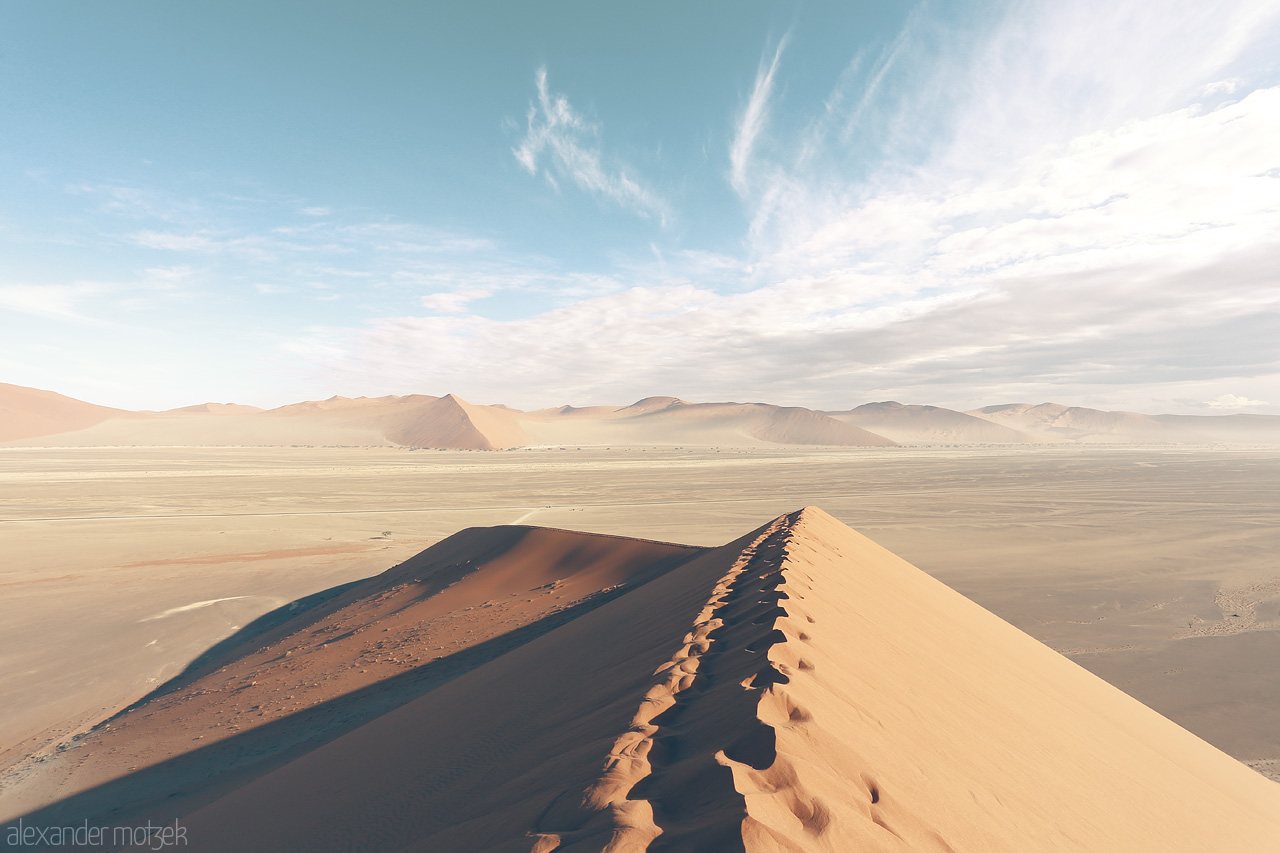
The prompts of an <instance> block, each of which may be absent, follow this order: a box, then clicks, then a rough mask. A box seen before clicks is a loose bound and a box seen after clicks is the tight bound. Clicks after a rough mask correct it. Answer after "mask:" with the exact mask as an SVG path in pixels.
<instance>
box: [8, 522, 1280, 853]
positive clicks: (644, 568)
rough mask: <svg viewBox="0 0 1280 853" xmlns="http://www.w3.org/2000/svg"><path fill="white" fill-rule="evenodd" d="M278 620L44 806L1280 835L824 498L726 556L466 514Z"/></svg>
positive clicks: (608, 834)
mask: <svg viewBox="0 0 1280 853" xmlns="http://www.w3.org/2000/svg"><path fill="white" fill-rule="evenodd" d="M286 617H287V618H286V621H285V622H283V623H281V624H280V625H278V626H277V627H275V628H273V629H271V630H268V631H267V632H265V633H257V634H254V635H253V636H250V637H247V638H245V639H244V640H243V641H242V642H241V643H240V644H239V645H238V646H236V647H232V648H228V649H225V650H224V654H223V656H221V657H218V658H215V659H211V660H209V661H208V662H207V663H206V665H205V666H204V667H203V669H201V668H199V667H197V668H196V669H195V670H193V671H192V672H191V673H190V674H189V678H186V679H180V680H179V683H175V684H174V685H171V689H169V690H168V691H161V692H160V693H159V694H158V695H156V696H154V697H152V698H150V699H149V700H147V701H145V702H142V703H139V704H138V705H137V706H135V707H134V708H132V709H130V710H129V711H128V712H127V713H125V714H122V715H120V716H119V717H118V718H117V719H115V720H113V721H111V724H110V726H103V727H99V729H98V730H95V732H93V733H91V734H90V735H89V737H88V738H87V739H85V740H84V741H83V743H82V744H81V745H82V746H84V747H85V749H84V750H83V752H82V753H81V754H80V755H79V756H75V757H73V754H66V755H63V754H59V755H57V756H53V757H51V759H50V760H49V761H48V762H47V763H45V764H43V765H40V766H39V767H38V768H37V769H33V770H30V774H34V775H31V776H30V777H29V778H27V779H26V781H25V782H24V785H25V786H26V790H27V791H28V796H34V795H33V794H32V793H31V792H35V793H36V794H39V792H40V791H41V790H43V791H44V794H43V796H44V797H46V799H45V803H47V805H45V806H44V807H43V808H37V810H36V811H34V812H29V813H28V814H27V815H26V819H27V822H28V823H40V822H43V823H45V824H50V825H52V824H55V823H56V824H62V823H67V822H70V823H79V821H80V820H82V819H90V820H94V821H98V820H105V821H118V822H123V823H128V822H129V821H130V820H133V819H135V818H142V817H146V818H155V819H158V820H164V819H172V818H179V819H181V821H182V822H183V824H184V825H185V826H188V828H189V835H190V838H191V839H192V847H193V848H195V849H201V850H228V849H280V850H327V849H352V848H356V847H360V846H362V845H366V846H367V844H368V843H369V839H370V838H376V839H377V844H378V846H379V847H380V848H381V849H395V850H417V851H432V850H503V851H516V850H525V851H536V853H550V851H601V850H607V851H615V853H625V851H641V850H649V851H670V850H742V851H806V850H828V851H845V850H868V851H892V852H893V853H898V852H899V851H940V852H941V853H947V851H950V853H956V852H957V851H984V853H985V851H1011V852H1012V851H1025V850H1048V849H1062V850H1080V851H1094V850H1124V851H1152V853H1155V851H1162V853H1163V851H1168V850H1188V851H1191V850H1265V849H1269V847H1268V845H1271V844H1273V842H1274V839H1275V838H1277V837H1280V787H1277V786H1276V784H1275V783H1274V782H1271V781H1269V780H1267V779H1266V778H1264V777H1263V776H1261V775H1259V774H1258V773H1256V772H1254V771H1253V770H1251V769H1249V768H1248V767H1245V766H1244V765H1243V764H1240V763H1239V762H1237V761H1235V760H1234V759H1232V758H1230V757H1229V756H1227V755H1225V754H1224V753H1222V752H1220V751H1218V750H1217V749H1215V748H1214V747H1212V746H1210V745H1209V744H1207V743H1205V742H1204V741H1202V740H1200V739H1199V738H1197V737H1195V736H1194V735H1192V734H1190V733H1189V732H1187V731H1186V730H1184V729H1182V728H1180V727H1178V726H1177V725H1175V724H1174V723H1172V722H1170V721H1169V720H1167V719H1165V718H1164V717H1161V716H1160V715H1158V714H1156V713H1155V712H1154V711H1152V710H1150V709H1149V708H1147V707H1145V706H1143V705H1141V704H1140V703H1138V702H1137V701H1135V700H1134V699H1132V698H1130V697H1129V696H1127V695H1125V694H1124V693H1122V692H1120V691H1119V690H1117V689H1115V688H1114V687H1111V686H1110V685H1108V684H1107V683H1106V682H1104V681H1102V680H1100V679H1098V678H1096V677H1095V676H1093V675H1091V674H1089V673H1088V672H1086V671H1085V670H1083V669H1081V668H1080V667H1078V666H1076V665H1075V664H1074V663H1072V662H1070V661H1069V660H1067V659H1066V658H1064V657H1062V656H1061V655H1059V654H1057V653H1056V652H1054V651H1053V650H1051V649H1049V648H1048V647H1047V646H1044V645H1042V644H1041V643H1039V642H1037V641H1036V640H1034V639H1032V638H1031V637H1029V636H1027V635H1026V634H1024V633H1022V632H1021V631H1019V630H1017V629H1016V628H1014V627H1013V626H1011V625H1009V624H1008V623H1006V622H1004V621H1002V620H1000V619H999V618H997V617H995V616H994V615H992V614H991V613H989V612H987V611H986V610H983V609H982V608H981V607H979V606H977V605H976V604H974V603H972V602H970V601H969V600H968V599H965V598H964V597H963V596H961V595H959V594H958V593H956V592H954V591H953V590H951V589H949V588H947V587H946V586H944V585H943V584H941V583H939V582H938V581H936V580H934V579H933V578H931V577H929V576H928V575H926V574H925V573H924V572H922V571H920V570H919V569H916V568H915V567H913V566H911V565H910V564H908V563H906V562H905V561H903V560H901V559H899V558H897V557H895V556H894V555H893V554H891V553H889V552H888V551H886V550H884V549H883V548H881V547H880V546H878V545H876V544H875V543H873V542H871V541H870V540H868V539H866V538H865V537H862V536H860V535H859V534H857V533H855V532H854V531H852V530H850V529H849V528H848V527H846V526H845V525H843V524H841V523H840V522H839V521H837V520H836V519H834V518H832V517H831V516H829V515H827V514H826V513H824V512H822V511H821V510H818V509H816V508H812V507H810V508H806V509H803V510H800V511H797V512H793V513H789V514H787V515H784V516H781V517H779V518H777V519H775V520H774V521H772V522H770V523H769V524H766V525H764V526H763V527H761V528H759V529H757V530H755V531H753V532H751V533H749V534H747V535H745V536H743V537H741V538H740V539H738V540H736V541H734V542H731V543H729V544H727V545H724V546H721V547H719V548H714V549H693V548H687V547H682V546H676V545H670V544H664V543H653V542H645V541H643V540H634V539H624V538H617V537H608V536H600V535H593V534H581V533H569V532H565V531H555V530H542V529H539V528H525V527H510V526H508V527H498V528H487V529H470V530H466V531H463V532H461V533H459V534H456V535H455V536H453V537H450V538H449V539H447V540H445V541H443V542H441V543H439V544H438V545H435V546H433V547H432V548H430V549H428V550H427V551H424V552H423V553H422V554H420V555H419V556H418V557H416V558H414V559H412V560H409V561H407V562H406V563H404V564H402V565H401V566H398V567H396V568H395V569H392V570H388V572H386V573H384V574H383V575H381V576H379V577H376V578H372V579H370V580H368V581H363V582H360V583H358V584H356V585H354V586H350V587H348V588H346V589H344V590H341V591H338V592H337V593H335V595H333V596H331V597H330V598H329V599H327V600H326V601H322V602H318V603H314V604H313V605H312V606H310V608H309V609H307V610H305V612H300V613H299V614H298V615H296V616H293V617H288V613H287V612H286ZM193 739H194V741H200V742H199V743H195V742H193ZM135 768H136V769H135ZM128 771H132V772H128ZM42 779H43V783H41V780H42ZM12 790H18V791H19V793H20V792H21V789H12ZM11 796H12V795H11ZM58 797H61V798H62V799H61V800H59V801H58V802H50V800H51V799H55V798H58Z"/></svg>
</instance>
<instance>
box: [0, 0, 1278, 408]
mask: <svg viewBox="0 0 1280 853" xmlns="http://www.w3.org/2000/svg"><path fill="white" fill-rule="evenodd" d="M1157 5H1158V8H1157ZM1278 56H1280V7H1278V6H1277V4H1276V3H1274V2H1262V3H1260V2H1249V0H1240V1H1239V2H1196V3H1191V2H1186V3H1181V2H1174V3H1172V4H1150V3H1144V2H1116V0H1108V2H1088V0H1086V2H1080V3H1072V4H1060V3H1035V2H1031V3H1024V2H1018V3H945V4H944V3H919V4H914V5H913V4H900V3H887V2H886V3H862V4H854V3H793V4H778V3H745V2H733V3H702V4H674V3H670V4H661V3H660V4H648V5H646V6H643V7H640V6H635V7H624V6H622V5H620V4H602V3H585V2H583V3H539V4H534V3H515V2H507V3H470V4H426V3H418V2H372V3H361V4H355V3H314V2H309V3H290V2H273V3H269V4H261V3H231V2H218V3H213V2H206V3H181V4H179V3H163V2H113V3H109V4H108V3H96V4H84V3H64V2H58V1H57V0H43V2H13V3H7V4H4V5H3V6H0V127H3V132H2V133H0V381H7V382H12V383H16V384H23V385H32V386H36V387H42V388H50V389H53V390H57V391H59V392H62V393H65V394H70V395H72V396H76V397H80V398H82V399H88V400H91V401H94V402H100V403H105V404H109V405H117V406H123V407H127V408H167V407H172V406H179V405H188V404H192V403H196V402H203V401H206V400H217V401H236V402H247V403H254V404H258V405H264V406H274V405H279V404H283V403H286V402H293V401H297V400H300V399H307V398H317V397H327V396H329V395H331V394H335V393H337V394H345V395H359V394H368V395H380V394H387V393H397V394H404V393H429V394H444V393H448V392H454V393H458V394H460V395H461V396H463V397H464V398H467V399H471V400H474V401H476V402H505V403H508V404H511V405H516V406H521V407H537V406H543V405H553V404H560V403H564V402H571V403H574V404H576V405H587V404H592V403H625V402H630V401H633V400H635V399H637V398H639V397H642V396H645V395H648V394H658V393H661V394H675V395H678V396H682V397H684V398H686V399H695V400H727V399H732V400H767V401H770V402H777V403H786V404H796V405H809V406H814V407H819V408H846V407H848V406H852V405H857V404H860V403H863V402H867V401H871V400H882V399H898V400H903V401H906V402H926V403H934V404H939V405H950V406H958V407H970V406H975V405H981V404H985V403H994V402H1011V401H1028V402H1041V401H1045V400H1053V401H1056V402H1065V403H1072V404H1079V405H1094V406H1099V407H1104V408H1128V409H1137V410H1142V411H1161V412H1187V413H1196V412H1199V413H1223V412H1237V411H1248V412H1266V413H1280V345H1277V343H1276V341H1278V340H1280V280H1278V279H1280V273H1277V270H1280V145H1277V144H1276V140H1277V139H1280V62H1278V61H1277V59H1276V57H1278Z"/></svg>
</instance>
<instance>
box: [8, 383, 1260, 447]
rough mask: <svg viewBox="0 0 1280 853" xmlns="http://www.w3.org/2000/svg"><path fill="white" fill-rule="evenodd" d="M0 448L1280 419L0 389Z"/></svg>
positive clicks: (1025, 434)
mask: <svg viewBox="0 0 1280 853" xmlns="http://www.w3.org/2000/svg"><path fill="white" fill-rule="evenodd" d="M0 414H2V415H3V416H4V417H3V420H0V444H15V445H18V446H69V447H101V446H114V445H123V446H270V447H279V446H290V445H310V446H321V445H329V446H333V445H346V446H368V445H399V446H404V447H420V448H437V449H445V450H504V449H510V448H517V447H530V446H567V445H574V446H604V447H611V446H615V445H617V446H637V445H648V446H657V445H667V446H672V445H674V446H682V445H688V446H701V447H713V446H714V447H720V446H724V447H735V446H737V447H750V446H771V445H786V446H805V445H807V446H827V447H891V446H895V445H897V444H955V445H961V444H1028V443H1041V442H1084V443H1092V442H1128V443H1179V442H1181V443H1204V442H1212V441H1229V442H1247V443H1259V442H1263V443H1280V417H1275V416H1267V415H1224V416H1216V417H1215V416H1180V415H1159V416H1155V417H1153V416H1149V415H1142V414H1138V413H1135V412H1104V411H1100V410H1097V409H1088V408H1082V407H1069V406H1062V405H1058V404H1056V403H1042V404H1040V405H1032V404H1029V403H1011V404H1005V405H997V406H986V407H983V408H980V409H974V410H972V411H970V412H957V411H953V410H951V409H944V408H940V407H937V406H923V405H904V404H902V403H897V402H892V401H890V402H881V403H867V404H864V405H861V406H858V407H857V408H854V409H850V410H847V411H834V412H819V411H814V410H812V409H806V408H801V407H797V406H775V405H771V404H769V403H690V402H686V401H684V400H681V399H679V398H677V397H663V396H657V397H646V398H644V399H642V400H639V401H637V402H635V403H632V404H631V405H629V406H585V407H575V406H570V405H563V406H559V407H556V408H548V409H537V410H534V411H528V412H525V411H520V410H518V409H513V408H511V407H509V406H504V405H477V404H474V403H470V402H467V401H466V400H463V399H462V398H460V397H458V396H457V395H455V394H448V395H445V396H444V397H433V396H429V395H424V394H409V395H406V396H403V397H397V396H386V397H330V398H328V399H326V400H311V401H305V402H301V403H292V404H290V405H287V406H280V407H278V408H275V409H270V410H267V411H263V410H262V409H259V408H257V407H255V406H245V405H239V404H235V403H203V404H200V405H194V406H185V407H183V408H180V409H170V410H168V411H165V412H127V411H123V410H121V409H111V408H108V407H105V406H95V405H93V404H91V403H84V402H81V401H79V400H73V399H71V398H70V397H63V396H61V395H59V394H54V393H53V392H50V391H38V390H36V389H34V388H22V387H19V386H16V385H0Z"/></svg>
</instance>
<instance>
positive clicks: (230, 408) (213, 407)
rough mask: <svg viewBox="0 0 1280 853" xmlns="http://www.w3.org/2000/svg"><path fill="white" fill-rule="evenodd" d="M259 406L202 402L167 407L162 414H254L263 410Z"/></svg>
mask: <svg viewBox="0 0 1280 853" xmlns="http://www.w3.org/2000/svg"><path fill="white" fill-rule="evenodd" d="M261 411H263V410H262V409H260V408H258V407H257V406H245V405H242V404H240V403H200V404H199V405H195V406H183V407H182V408H180V409H167V410H165V411H163V412H160V414H162V415H252V414H254V413H255V412H261Z"/></svg>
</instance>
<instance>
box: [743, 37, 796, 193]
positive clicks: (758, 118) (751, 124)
mask: <svg viewBox="0 0 1280 853" xmlns="http://www.w3.org/2000/svg"><path fill="white" fill-rule="evenodd" d="M786 46H787V39H786V38H785V37H783V38H782V39H781V40H779V42H778V45H777V47H775V48H774V50H773V58H772V59H771V60H770V61H769V63H768V65H767V66H766V64H765V62H764V60H763V59H761V61H760V67H759V68H758V69H756V79H755V83H754V85H753V86H752V87H751V96H750V97H749V98H748V99H747V104H746V106H745V107H743V110H742V113H741V114H740V115H739V116H738V121H737V123H736V126H735V128H734V134H733V141H732V142H731V143H730V145H729V183H730V184H731V185H732V186H733V188H734V190H736V191H737V193H738V195H741V196H745V195H746V194H747V191H748V189H749V187H748V178H749V175H750V166H751V155H752V153H753V151H754V150H755V147H756V140H757V139H759V138H760V134H761V132H762V131H763V130H764V127H765V124H766V122H767V121H768V119H769V101H770V99H771V98H772V97H773V79H774V76H775V75H776V74H777V73H778V62H779V60H781V59H782V51H783V49H784V48H785V47H786Z"/></svg>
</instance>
